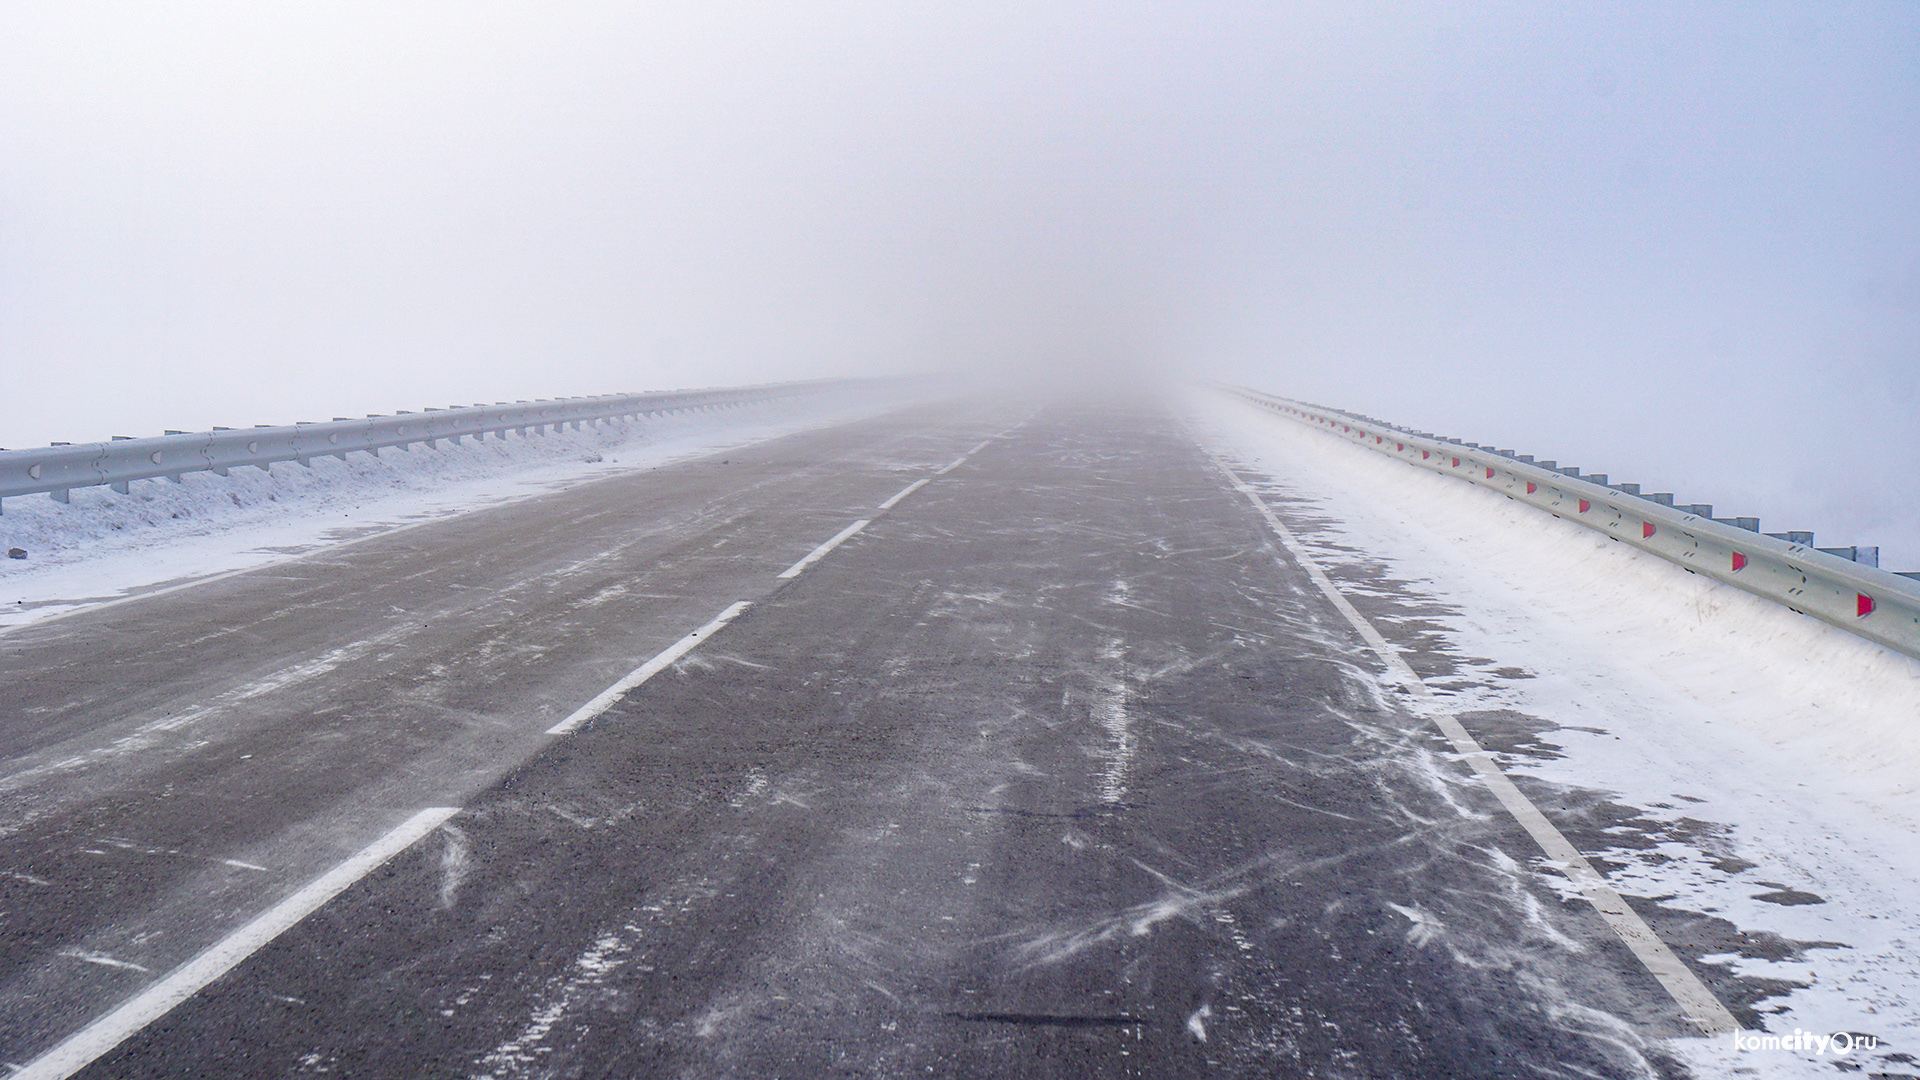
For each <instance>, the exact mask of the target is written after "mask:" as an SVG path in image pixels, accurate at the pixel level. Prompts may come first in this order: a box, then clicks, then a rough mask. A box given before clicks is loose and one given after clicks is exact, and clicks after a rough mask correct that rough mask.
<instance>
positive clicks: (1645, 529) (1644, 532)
mask: <svg viewBox="0 0 1920 1080" xmlns="http://www.w3.org/2000/svg"><path fill="white" fill-rule="evenodd" d="M1652 535H1653V522H1651V521H1643V522H1641V523H1640V539H1642V540H1645V539H1647V538H1648V537H1650V536H1652Z"/></svg>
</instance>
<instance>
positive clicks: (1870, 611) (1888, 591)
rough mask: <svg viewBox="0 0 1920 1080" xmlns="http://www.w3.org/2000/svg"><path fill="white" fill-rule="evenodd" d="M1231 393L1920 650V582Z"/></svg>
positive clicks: (1507, 463)
mask: <svg viewBox="0 0 1920 1080" xmlns="http://www.w3.org/2000/svg"><path fill="white" fill-rule="evenodd" d="M1222 389H1223V390H1225V391H1226V392H1227V393H1229V394H1231V395H1233V396H1234V397H1237V398H1239V399H1241V400H1243V401H1246V402H1249V403H1251V404H1253V405H1257V406H1260V407H1262V408H1265V409H1268V410H1270V411H1272V412H1274V413H1277V414H1279V415H1281V416H1285V417H1287V418H1288V419H1291V420H1295V421H1298V422H1300V423H1302V424H1305V425H1307V426H1309V427H1316V428H1319V429H1320V430H1322V431H1325V432H1328V433H1330V434H1332V435H1334V436H1336V437H1340V438H1342V439H1345V440H1346V441H1349V442H1357V443H1359V444H1360V445H1362V446H1365V447H1366V448H1367V449H1369V450H1373V451H1376V452H1379V453H1382V454H1385V455H1386V456H1388V457H1392V458H1396V459H1398V460H1400V461H1403V462H1406V463H1407V464H1409V465H1416V466H1420V467H1422V468H1425V469H1427V470H1429V471H1431V472H1437V473H1442V474H1444V475H1448V476H1454V477H1458V478H1460V479H1462V480H1466V481H1468V482H1469V483H1473V484H1477V485H1479V486H1480V487H1484V488H1489V489H1491V490H1493V491H1498V492H1499V493H1501V494H1503V495H1506V496H1507V497H1509V498H1511V499H1514V500H1517V501H1519V502H1523V503H1526V504H1528V505H1530V506H1533V507H1535V508H1537V509H1540V510H1543V511H1546V512H1547V513H1550V514H1552V515H1553V516H1555V517H1557V518H1560V519H1561V520H1563V521H1571V522H1574V523H1576V524H1580V525H1585V526H1587V527H1588V528H1591V529H1594V530H1596V531H1598V532H1602V533H1605V534H1607V535H1608V536H1610V537H1612V538H1613V539H1615V540H1618V541H1620V542H1622V543H1626V544H1631V545H1633V546H1634V547H1637V548H1639V549H1640V550H1642V551H1646V552H1650V553H1652V554H1654V555H1658V556H1660V557H1661V558H1663V559H1666V560H1667V561H1669V562H1672V563H1674V564H1676V565H1678V566H1680V567H1683V568H1684V569H1686V570H1688V571H1691V572H1693V573H1696V574H1704V575H1706V576H1708V577H1711V578H1713V579H1714V580H1716V581H1723V582H1725V583H1727V584H1728V585H1732V586H1733V587H1735V588H1737V589H1742V590H1745V591H1746V592H1750V593H1752V594H1754V595H1756V596H1762V597H1765V598H1767V599H1769V600H1773V601H1776V602H1778V603H1781V604H1784V605H1786V606H1787V607H1789V608H1791V609H1793V610H1794V611H1797V612H1799V613H1801V614H1803V615H1811V616H1813V617H1814V618H1816V619H1820V620H1821V621H1823V622H1827V623H1830V624H1832V625H1834V626H1837V627H1839V628H1841V629H1842V630H1846V631H1848V632H1850V633H1854V634H1858V635H1860V636H1861V637H1864V638H1866V639H1868V640H1870V641H1873V642H1876V643H1878V644H1880V645H1884V646H1886V647H1887V648H1890V649H1894V650H1896V651H1898V652H1902V653H1905V654H1906V655H1908V656H1913V657H1920V582H1916V581H1914V580H1912V579H1909V578H1906V577H1903V576H1901V575H1899V574H1892V573H1888V572H1887V571H1884V570H1880V569H1877V568H1875V567H1871V566H1866V565H1863V564H1861V563H1857V562H1852V561H1850V560H1847V559H1843V558H1840V557H1839V556H1837V555H1829V554H1827V553H1826V552H1823V551H1819V550H1816V549H1815V548H1813V547H1811V546H1809V545H1807V544H1800V543H1794V542H1792V541H1788V540H1780V539H1776V538H1774V537H1771V536H1767V535H1765V534H1762V533H1758V532H1751V531H1748V530H1746V529H1743V528H1738V527H1736V526H1733V525H1726V524H1722V523H1720V522H1718V521H1714V520H1713V519H1711V518H1709V517H1703V516H1701V515H1698V514H1692V513H1688V512H1686V511H1685V510H1684V509H1682V508H1678V507H1672V506H1667V505H1665V504H1663V503H1659V502H1655V501H1653V500H1651V499H1648V498H1646V497H1644V496H1642V495H1638V494H1634V493H1631V492H1626V491H1622V490H1620V489H1619V488H1615V487H1610V486H1607V485H1606V484H1605V483H1603V482H1596V481H1597V480H1599V481H1603V480H1604V477H1600V478H1596V480H1587V479H1583V478H1581V477H1580V476H1578V475H1576V473H1577V470H1571V469H1569V470H1565V471H1563V470H1560V469H1551V468H1546V467H1544V466H1541V465H1535V464H1532V463H1530V462H1524V461H1519V460H1517V459H1515V458H1513V457H1510V456H1508V455H1506V454H1502V453H1497V452H1495V451H1492V450H1487V449H1481V448H1476V447H1471V446H1463V445H1461V444H1459V443H1454V442H1449V441H1447V440H1445V439H1439V438H1434V437H1431V436H1427V435H1421V434H1416V433H1414V432H1410V431H1406V430H1403V429H1401V428H1396V427H1394V426H1392V425H1390V424H1384V423H1381V422H1379V421H1376V420H1368V419H1364V418H1361V417H1357V416H1353V415H1351V414H1348V413H1343V412H1339V411H1337V410H1333V409H1327V408H1323V407H1321V406H1318V405H1312V404H1309V403H1307V402H1302V401H1293V400H1291V399H1288V398H1283V397H1275V396H1273V395H1271V394H1264V393H1261V392H1260V391H1258V390H1252V389H1249V388H1246V387H1240V386H1228V387H1222Z"/></svg>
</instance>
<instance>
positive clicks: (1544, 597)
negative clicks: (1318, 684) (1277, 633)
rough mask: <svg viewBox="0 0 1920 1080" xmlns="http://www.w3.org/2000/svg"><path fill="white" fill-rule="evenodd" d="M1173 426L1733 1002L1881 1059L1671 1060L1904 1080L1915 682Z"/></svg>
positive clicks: (1916, 929) (1278, 443) (1821, 641)
mask: <svg viewBox="0 0 1920 1080" xmlns="http://www.w3.org/2000/svg"><path fill="white" fill-rule="evenodd" d="M1190 413H1191V415H1192V416H1193V419H1194V427H1195V431H1196V434H1198V435H1199V436H1200V437H1201V438H1202V440H1203V441H1205V442H1206V443H1208V444H1209V445H1210V446H1211V447H1213V448H1215V449H1216V450H1218V451H1219V452H1221V453H1222V454H1223V455H1224V456H1226V457H1227V458H1228V459H1229V460H1232V461H1234V462H1236V464H1238V465H1240V466H1244V468H1245V469H1246V470H1247V471H1248V472H1249V473H1257V474H1264V476H1266V477H1268V478H1270V481H1269V482H1267V483H1265V484H1261V483H1260V482H1259V481H1258V480H1257V478H1256V477H1253V476H1249V480H1250V481H1251V482H1254V483H1255V485H1256V486H1257V487H1261V488H1262V494H1263V497H1264V498H1266V499H1267V501H1268V502H1269V503H1270V505H1272V506H1273V508H1274V509H1275V511H1276V512H1277V513H1279V514H1280V515H1281V516H1282V518H1283V519H1285V520H1286V521H1287V523H1288V525H1289V527H1290V528H1292V529H1293V530H1294V531H1295V532H1296V534H1297V535H1298V536H1299V537H1300V539H1301V540H1302V542H1303V543H1305V544H1306V545H1307V546H1308V547H1309V549H1310V550H1311V551H1312V552H1313V554H1314V556H1315V558H1316V559H1318V560H1320V561H1321V562H1322V563H1323V565H1325V566H1327V568H1328V572H1329V573H1330V574H1331V575H1332V576H1333V577H1334V579H1335V581H1336V582H1337V583H1338V584H1339V586H1340V588H1341V590H1342V591H1343V592H1344V593H1346V594H1347V595H1348V596H1349V598H1350V599H1352V600H1353V601H1354V602H1355V603H1356V604H1357V605H1359V606H1360V607H1362V609H1363V610H1365V611H1366V612H1367V614H1368V616H1369V617H1370V618H1371V619H1372V620H1373V621H1374V622H1375V624H1376V625H1378V626H1379V627H1380V629H1381V630H1382V632H1383V633H1385V634H1387V635H1388V636H1389V637H1390V638H1394V639H1396V641H1398V642H1400V643H1402V645H1403V647H1412V648H1414V649H1417V650H1418V651H1419V652H1421V653H1422V654H1423V656H1424V659H1425V666H1422V665H1421V664H1420V663H1419V662H1418V661H1416V666H1419V667H1421V670H1422V673H1423V675H1424V676H1425V678H1426V681H1427V682H1428V684H1429V685H1430V686H1432V687H1433V688H1434V689H1435V691H1436V693H1437V694H1439V695H1440V697H1441V700H1443V701H1445V702H1446V703H1447V705H1448V707H1449V709H1450V710H1451V711H1452V712H1453V713H1454V714H1455V715H1456V716H1457V717H1459V718H1460V719H1461V720H1462V722H1463V723H1465V724H1466V726H1467V727H1468V728H1469V730H1472V731H1474V732H1475V733H1476V735H1478V736H1479V737H1480V738H1481V740H1482V741H1483V742H1484V743H1485V744H1486V745H1487V746H1488V747H1489V748H1490V749H1495V750H1496V751H1498V752H1499V757H1500V760H1501V764H1502V767H1503V768H1504V769H1506V770H1507V772H1508V773H1509V774H1510V775H1512V776H1513V777H1514V778H1515V780H1516V782H1517V783H1520V784H1521V785H1522V786H1523V787H1525V788H1527V789H1528V790H1529V791H1531V792H1533V793H1534V796H1535V800H1536V802H1539V803H1541V805H1542V806H1543V808H1547V809H1548V810H1549V813H1550V815H1556V814H1557V818H1556V821H1557V823H1558V824H1559V825H1560V826H1561V828H1562V829H1563V831H1566V832H1567V833H1568V834H1569V836H1570V837H1573V838H1575V840H1576V843H1578V844H1579V845H1580V846H1581V847H1582V849H1583V851H1584V852H1585V853H1586V854H1587V855H1588V856H1589V857H1590V858H1592V859H1593V861H1594V862H1596V863H1597V864H1600V865H1601V866H1602V867H1603V868H1604V870H1605V872H1606V873H1607V875H1608V877H1609V879H1610V880H1611V882H1612V883H1613V884H1614V886H1615V887H1616V888H1618V889H1619V890H1620V891H1621V892H1622V893H1625V894H1628V895H1629V896H1631V897H1634V898H1636V900H1637V902H1636V905H1635V906H1636V908H1643V906H1644V912H1646V913H1651V914H1653V915H1654V916H1656V917H1655V918H1653V919H1651V920H1650V921H1653V922H1654V923H1655V925H1656V926H1657V927H1664V928H1668V929H1665V930H1663V935H1668V934H1670V935H1671V937H1670V940H1669V944H1671V945H1673V946H1674V947H1675V948H1676V950H1677V951H1679V952H1681V954H1682V955H1683V956H1685V957H1686V959H1687V960H1688V961H1689V962H1690V963H1692V964H1693V965H1694V966H1695V968H1696V970H1699V971H1701V972H1702V973H1703V974H1706V973H1711V972H1713V971H1715V970H1718V971H1720V972H1723V973H1726V974H1729V975H1731V976H1733V977H1734V978H1733V979H1732V980H1731V981H1728V980H1725V979H1722V980H1721V981H1720V985H1721V986H1722V988H1723V996H1734V997H1737V998H1741V1000H1734V1001H1729V1002H1728V1003H1729V1004H1730V1005H1733V1006H1735V1007H1736V1008H1739V1007H1741V1006H1743V1005H1744V1006H1745V1008H1744V1010H1743V1011H1745V1013H1746V1015H1747V1016H1749V1017H1751V1018H1753V1021H1755V1022H1757V1023H1758V1024H1759V1025H1761V1026H1762V1027H1763V1028H1764V1031H1765V1032H1766V1033H1768V1034H1773V1035H1787V1036H1791V1035H1792V1034H1793V1033H1794V1032H1795V1030H1796V1029H1798V1030H1800V1031H1804V1032H1808V1033H1814V1034H1818V1035H1829V1034H1831V1033H1834V1032H1855V1033H1864V1034H1868V1035H1872V1036H1874V1037H1876V1038H1877V1039H1878V1041H1879V1043H1880V1046H1879V1048H1878V1049H1876V1050H1873V1051H1866V1050H1864V1049H1856V1050H1854V1051H1853V1052H1852V1053H1850V1054H1848V1055H1846V1056H1845V1057H1844V1058H1843V1057H1839V1056H1837V1055H1835V1054H1833V1053H1832V1052H1831V1044H1829V1050H1828V1052H1826V1053H1824V1054H1822V1053H1820V1052H1817V1051H1815V1050H1813V1049H1811V1047H1812V1046H1813V1045H1814V1044H1813V1043H1812V1042H1811V1041H1809V1042H1808V1043H1807V1045H1806V1047H1805V1048H1801V1049H1780V1048H1777V1047H1767V1048H1751V1049H1748V1048H1742V1049H1735V1047H1734V1046H1733V1045H1731V1043H1730V1042H1722V1041H1712V1042H1700V1043H1696V1044H1693V1045H1689V1046H1686V1047H1681V1048H1677V1051H1678V1052H1680V1053H1682V1054H1683V1056H1685V1057H1686V1058H1687V1059H1688V1060H1689V1061H1690V1062H1691V1064H1692V1065H1693V1066H1694V1067H1695V1068H1696V1069H1698V1070H1699V1071H1700V1072H1701V1073H1702V1074H1703V1075H1723V1074H1737V1075H1759V1076H1770V1075H1806V1074H1807V1073H1808V1072H1809V1070H1811V1071H1812V1072H1814V1073H1815V1074H1821V1075H1831V1074H1832V1069H1833V1068H1834V1066H1835V1065H1836V1064H1837V1063H1839V1062H1841V1061H1844V1062H1846V1064H1847V1065H1849V1066H1853V1067H1858V1066H1865V1067H1866V1068H1867V1070H1868V1071H1870V1072H1871V1071H1875V1070H1876V1069H1878V1070H1882V1071H1888V1072H1890V1073H1891V1074H1892V1075H1907V1074H1916V1073H1920V1068H1915V1066H1914V1065H1913V1064H1912V1063H1911V1059H1908V1058H1905V1057H1903V1056H1901V1055H1903V1054H1920V974H1916V968H1920V964H1917V963H1916V958H1917V957H1920V844H1917V843H1916V841H1920V661H1915V660H1913V659H1912V658H1910V657H1905V656H1901V655H1899V654H1896V653H1892V652H1889V651H1887V650H1885V649H1882V648H1880V647H1879V646H1876V645H1873V644H1871V643H1869V642H1867V641H1865V640H1863V639H1860V638H1856V637H1854V636H1852V635H1850V634H1847V633H1845V632H1844V631H1841V630H1838V629H1835V628H1833V627H1829V626H1827V625H1825V624H1822V623H1820V622H1817V621H1815V620H1813V619H1810V618H1807V617H1805V616H1801V615H1798V614H1795V613H1794V612H1792V611H1790V610H1788V609H1786V608H1784V607H1781V606H1778V605H1775V604H1772V603H1769V602H1767V601H1764V600H1761V599H1759V598H1757V597H1753V596H1750V595H1748V594H1746V593H1743V592H1741V591H1739V590H1737V589H1733V588H1731V587H1728V586H1724V585H1721V584H1719V583H1717V582H1713V581H1710V580H1708V579H1706V578H1703V577H1699V576H1696V575H1692V574H1688V573H1687V572H1685V571H1684V570H1682V569H1680V568H1678V567H1675V566H1673V565H1671V564H1669V563H1666V562H1664V561H1663V560H1660V559H1658V558H1655V557H1654V556H1651V555H1647V554H1644V553H1641V552H1638V551H1635V550H1633V549H1631V548H1630V547H1628V546H1626V545H1623V544H1619V543H1616V542H1614V541H1612V540H1610V539H1609V538H1607V537H1606V536H1603V535H1601V534H1599V533H1596V532H1593V531H1591V530H1588V529H1585V528H1581V527H1580V526H1577V525H1574V524H1571V523H1569V522H1564V521H1561V520H1558V519H1556V518H1554V517H1553V516H1552V515H1550V514H1545V513H1542V512H1540V511H1538V510H1535V509H1533V508H1532V507H1528V506H1525V505H1522V504H1520V503H1518V502H1515V501H1514V500H1511V499H1507V498H1505V497H1503V496H1501V495H1499V494H1497V493H1495V492H1491V491H1487V490H1484V489H1480V488H1477V487H1474V486H1473V485H1470V484H1466V483H1463V482H1460V481H1457V480H1455V479H1453V478H1450V477H1445V476H1438V475H1434V474H1430V473H1426V472H1423V471H1421V470H1419V469H1414V468H1409V467H1407V466H1406V465H1404V464H1402V463H1400V462H1397V461H1392V460H1389V459H1386V458H1383V457H1380V456H1379V455H1376V454H1373V453H1370V452H1368V451H1365V450H1362V449H1360V448H1358V447H1354V446H1349V445H1347V444H1345V443H1342V442H1341V441H1340V440H1338V439H1334V438H1330V437H1328V436H1326V435H1324V434H1322V433H1320V432H1317V431H1313V430H1311V429H1309V428H1307V427H1305V426H1303V425H1299V424H1295V423H1293V422H1291V421H1289V420H1286V419H1284V418H1281V417H1275V416H1273V415H1271V414H1267V413H1265V412H1263V411H1262V410H1258V409H1255V408H1254V407H1252V406H1249V405H1246V404H1244V403H1241V402H1238V401H1234V400H1231V399H1228V398H1226V397H1225V396H1224V395H1216V394H1201V395H1197V396H1196V397H1195V398H1194V399H1193V400H1192V402H1191V406H1190ZM1556 808H1557V809H1556ZM1542 879H1543V880H1545V881H1548V882H1555V883H1556V887H1559V886H1558V884H1557V882H1558V881H1559V880H1561V879H1559V876H1558V875H1557V874H1555V873H1553V872H1551V871H1550V870H1545V869H1544V868H1543V873H1542ZM1562 891H1563V893H1564V892H1565V891H1566V890H1564V889H1563V890H1562ZM1676 931H1677V932H1676ZM1681 939H1684V940H1681ZM1729 991H1732V993H1731V995H1729ZM1755 1034H1757V1033H1755Z"/></svg>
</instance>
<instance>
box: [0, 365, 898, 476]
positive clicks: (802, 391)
mask: <svg viewBox="0 0 1920 1080" xmlns="http://www.w3.org/2000/svg"><path fill="white" fill-rule="evenodd" d="M878 381H881V380H873V379H820V380H815V381H812V382H795V383H774V384H769V385H764V386H745V387H736V388H729V389H719V390H672V391H662V392H658V393H649V394H603V395H599V396H597V397H575V398H556V399H553V400H540V401H517V402H511V403H509V402H502V403H500V404H497V405H473V406H456V407H451V408H446V409H427V410H424V411H422V412H417V413H415V412H402V413H396V414H394V415H392V416H378V415H374V416H368V417H366V418H365V419H361V420H348V419H343V418H339V417H336V418H334V420H332V421H331V422H328V423H313V424H307V423H302V424H291V425H283V426H271V425H265V424H263V425H260V426H258V427H252V428H215V429H213V430H212V431H202V432H191V433H189V432H179V431H170V432H168V433H167V434H165V435H161V436H157V437H154V438H147V439H128V438H117V437H116V438H114V439H112V440H110V441H108V442H102V443H72V444H65V443H56V444H55V445H53V446H49V447H45V448H42V449H35V450H0V499H5V498H8V497H11V496H17V495H32V494H42V493H44V494H47V495H51V496H52V497H53V498H54V499H56V500H58V501H60V502H66V501H68V494H67V493H68V492H69V491H71V490H72V489H74V488H77V487H93V486H98V485H101V484H105V485H107V486H109V487H111V488H113V490H115V491H117V492H119V493H121V494H123V495H124V494H127V491H128V487H127V486H128V485H129V484H130V483H132V482H133V481H135V480H152V479H158V478H160V477H166V478H168V479H171V480H176V481H177V480H179V479H180V477H181V475H182V474H184V473H190V472H213V473H218V474H220V475H222V476H225V475H226V474H227V470H228V469H231V468H235V467H238V466H241V465H252V466H256V467H258V468H261V469H266V468H268V466H271V465H274V464H277V463H280V462H287V461H294V462H298V463H300V464H302V465H306V466H308V467H311V465H312V461H313V459H314V458H317V457H329V456H331V457H338V458H340V459H342V460H345V459H346V456H347V455H348V454H350V453H353V452H355V451H364V452H366V453H370V454H373V455H375V456H378V455H379V453H380V451H381V450H383V449H387V448H389V447H403V448H404V447H408V446H412V445H414V444H415V443H424V444H426V445H427V446H430V447H431V446H435V445H437V444H438V442H439V440H441V439H446V440H447V441H449V442H454V443H458V442H459V441H460V440H461V439H464V438H469V437H471V438H473V439H475V440H482V439H484V438H485V437H486V436H488V435H494V436H496V437H498V438H505V437H506V433H507V432H509V431H517V432H519V433H520V434H521V435H522V436H525V435H527V434H528V433H530V432H531V433H538V434H545V433H546V431H547V430H548V429H549V428H552V429H554V430H560V429H563V428H565V427H568V426H569V425H571V426H572V427H573V428H574V430H576V431H577V430H579V429H580V427H581V426H582V425H584V424H597V423H600V422H602V421H613V420H622V419H636V420H637V419H639V418H641V417H643V416H654V415H660V414H665V413H674V412H686V411H691V410H705V409H721V408H734V407H738V406H743V405H752V404H757V403H760V402H764V401H772V400H776V399H780V398H794V397H802V396H806V395H811V394H821V393H828V392H831V391H835V390H844V389H849V388H852V387H855V386H862V385H869V384H872V383H875V382H878Z"/></svg>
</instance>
